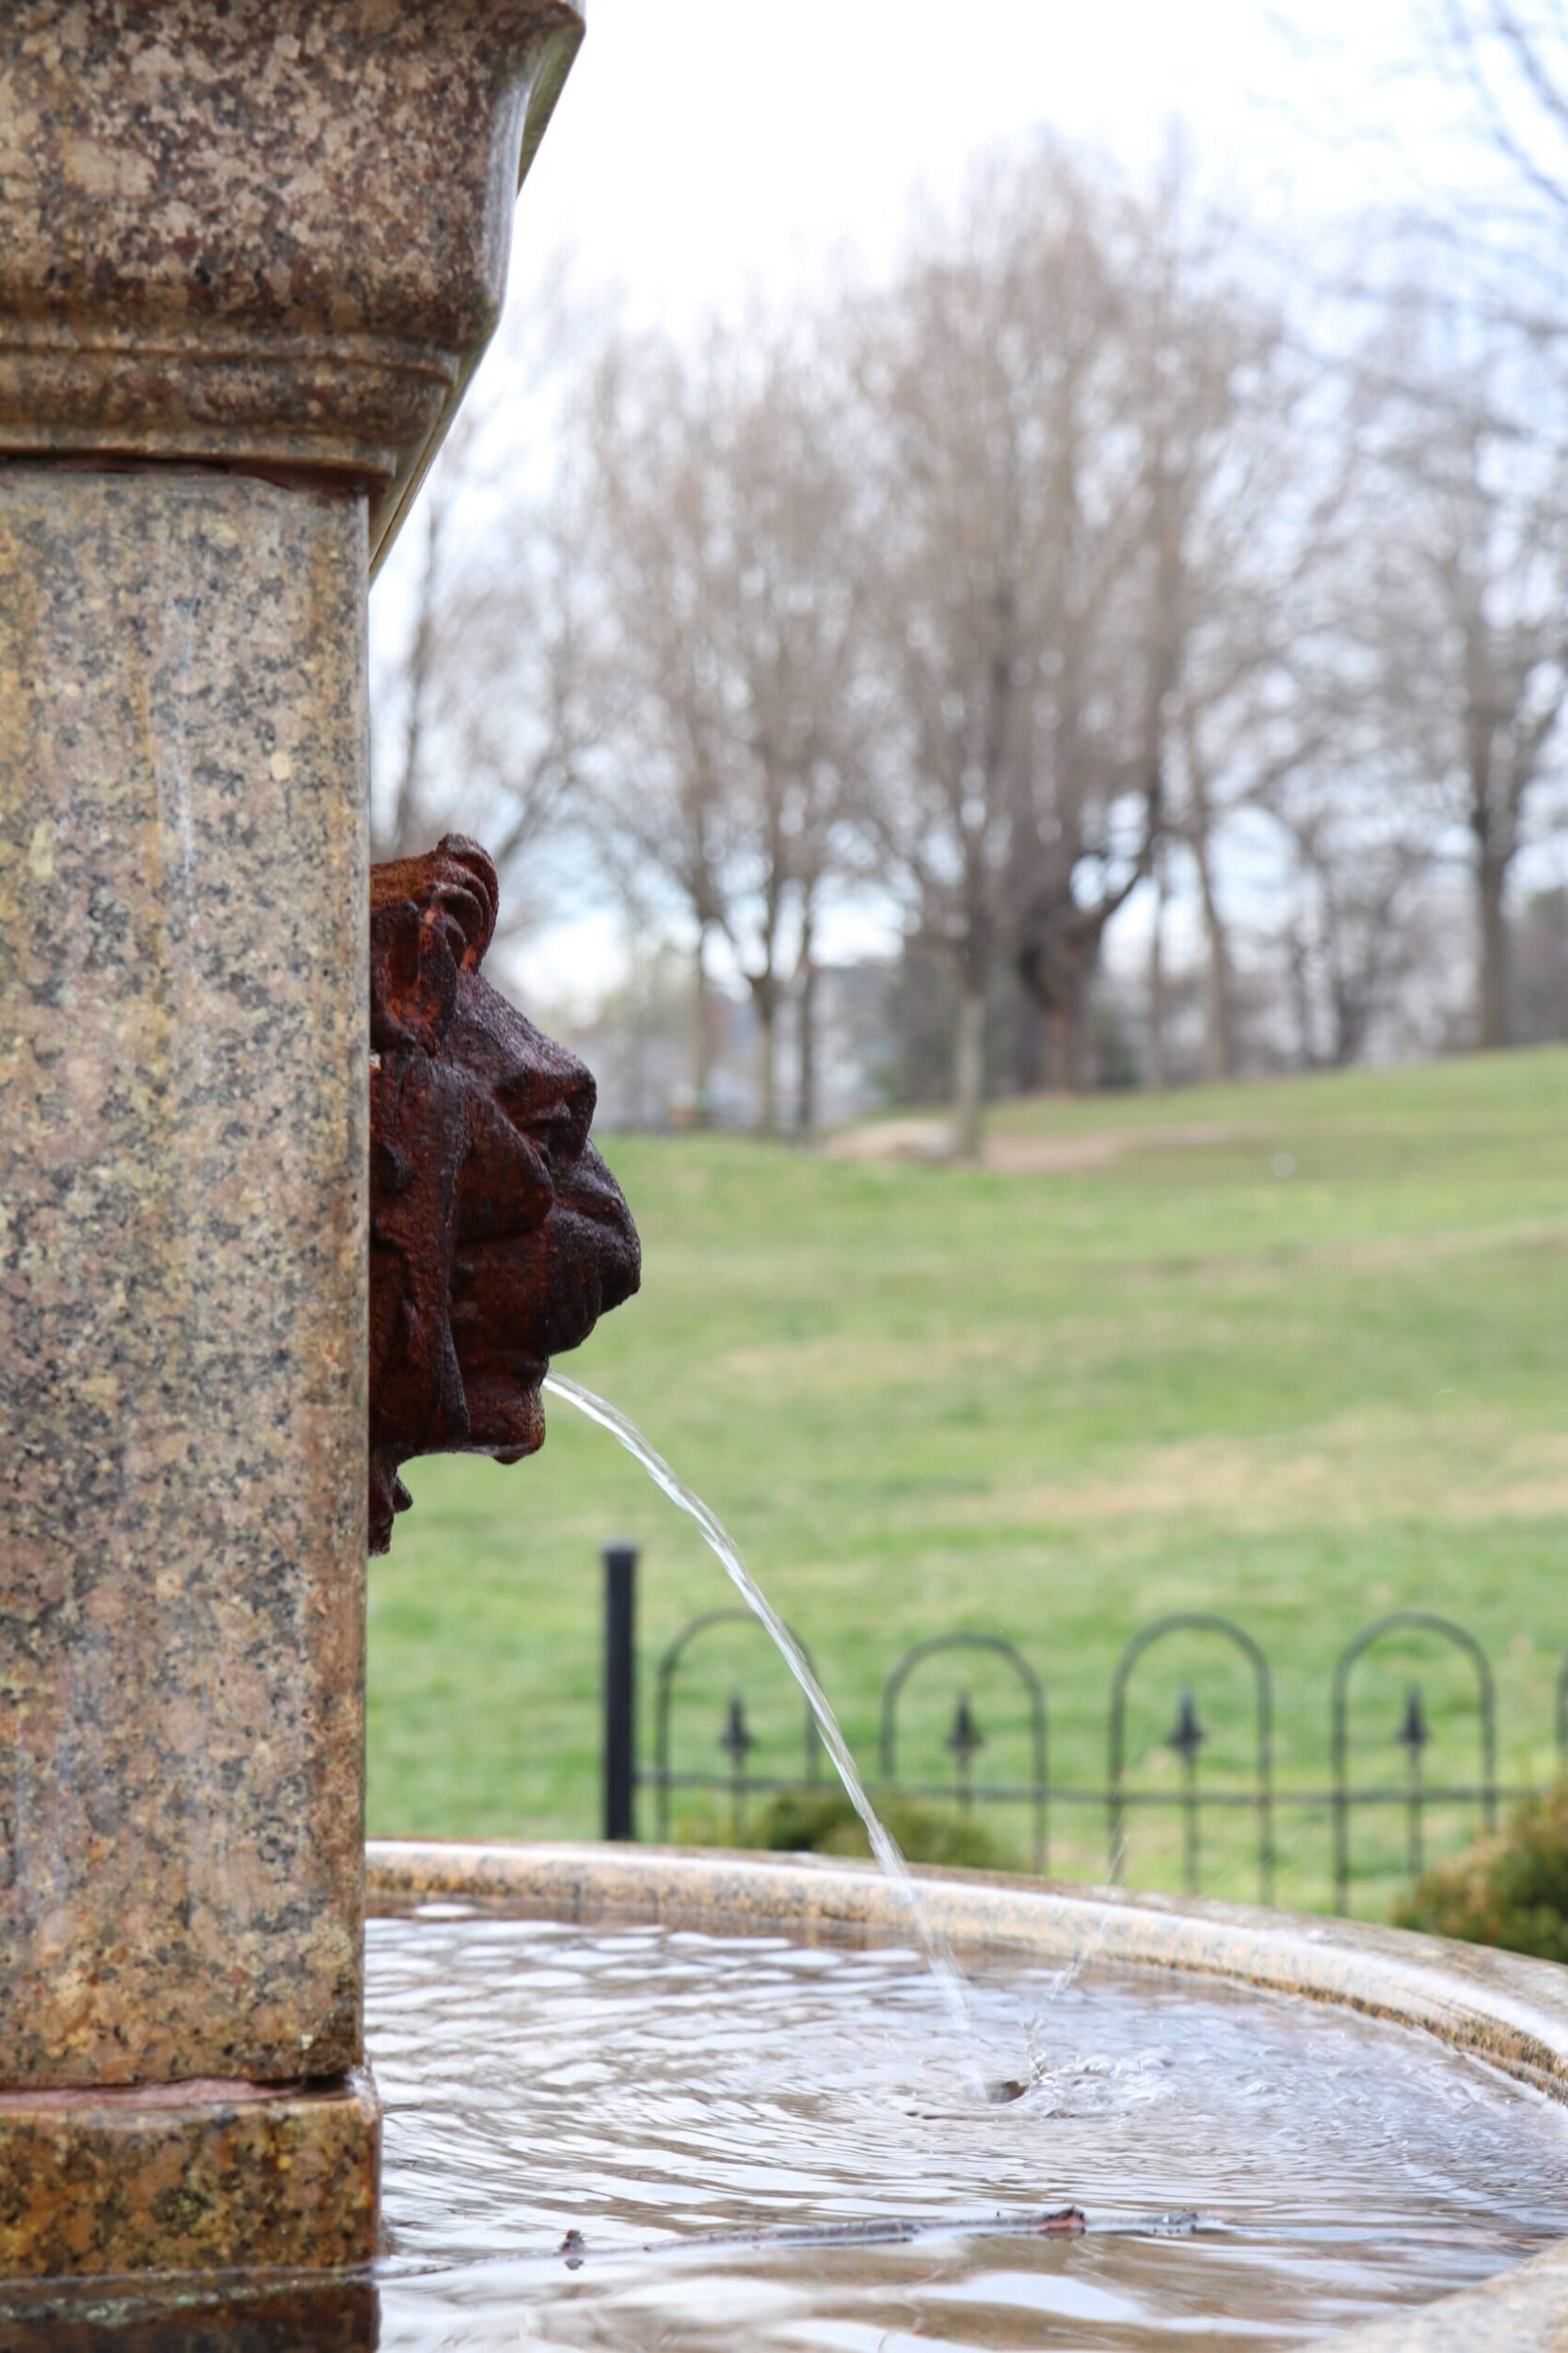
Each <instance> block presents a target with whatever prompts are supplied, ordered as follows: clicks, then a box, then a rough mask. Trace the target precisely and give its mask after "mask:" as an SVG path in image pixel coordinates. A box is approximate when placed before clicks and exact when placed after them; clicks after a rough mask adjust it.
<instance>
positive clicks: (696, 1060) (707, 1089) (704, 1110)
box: [692, 922, 713, 1128]
mask: <svg viewBox="0 0 1568 2353" xmlns="http://www.w3.org/2000/svg"><path fill="white" fill-rule="evenodd" d="M711 1011H712V1007H711V1005H710V1003H709V997H708V926H707V924H706V923H703V922H699V923H698V924H697V927H696V954H695V955H694V957H693V959H692V1125H693V1127H694V1128H706V1126H707V1125H708V1120H709V1115H710V1113H711V1112H712V1101H711V1099H710V1097H711V1094H712V1076H713V1032H712V1021H711V1019H710V1017H709V1016H710V1014H711Z"/></svg>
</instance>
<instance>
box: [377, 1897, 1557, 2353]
mask: <svg viewBox="0 0 1568 2353" xmlns="http://www.w3.org/2000/svg"><path fill="white" fill-rule="evenodd" d="M970 1989H971V1990H970V2001H971V2005H972V2009H973V2012H974V2018H975V2029H976V2032H977V2034H978V2036H979V2037H980V2040H981V2044H982V2047H983V2050H984V2056H985V2060H986V2064H987V2067H988V2068H989V2069H990V2071H991V2073H993V2074H994V2076H995V2077H997V2078H999V2079H1000V2080H1003V2081H1006V2080H1008V2079H1011V2080H1012V2081H1014V2082H1018V2083H1022V2084H1023V2085H1024V2086H1025V2089H1024V2090H1023V2092H1022V2094H1021V2096H1019V2097H1017V2098H1015V2099H1011V2100H1008V2101H1004V2102H1001V2103H996V2104H984V2103H982V2102H980V2101H978V2100H977V2099H976V2098H975V2096H974V2093H973V2090H972V2089H971V2077H970V2074H969V2072H968V2065H967V2063H966V2057H965V2054H964V2053H963V2051H962V2050H961V2049H960V2048H959V2047H958V2045H957V2043H956V2042H955V2038H954V2037H953V2035H952V2030H951V2026H950V2025H949V2022H948V2019H947V2016H946V2014H945V2009H944V2005H943V2001H942V1996H941V1993H940V1991H939V1989H938V1988H937V1987H936V1985H935V1984H934V1982H933V1980H932V1977H931V1976H930V1973H929V1971H928V1970H927V1969H926V1968H925V1966H924V1965H923V1963H922V1961H921V1959H920V1955H919V1954H918V1953H917V1952H915V1951H914V1950H913V1949H910V1950H905V1951H896V1950H888V1949H886V1948H884V1949H881V1950H870V1951H863V1950H853V1949H845V1948H843V1947H840V1946H835V1945H823V1944H808V1943H803V1942H799V1941H795V1940H792V1938H790V1937H788V1936H783V1935H780V1936H777V1937H772V1938H763V1937H758V1936H744V1937H738V1936H709V1935H701V1934H696V1933H689V1932H687V1933H681V1932H673V1931H670V1930H666V1929H653V1928H646V1927H624V1928H600V1929H579V1928H567V1927H562V1926H560V1925H555V1924H551V1923H544V1922H539V1921H534V1920H517V1919H504V1918H498V1917H495V1916H493V1915H488V1914H482V1913H476V1912H472V1911H465V1910H463V1909H461V1908H446V1907H436V1908H434V1911H433V1912H432V1911H429V1910H427V1911H426V1912H425V1913H424V1914H423V1915H421V1916H415V1917H411V1918H408V1919H383V1920H377V1921H373V1922H372V1924H371V1929H370V2017H371V2048H372V2056H373V2058H374V2061H375V2064H376V2073H377V2079H378V2082H379V2084H380V2088H381V2090H382V2094H383V2097H384V2098H385V2100H386V2103H387V2107H388V2120H387V2170H386V2208H387V2218H388V2222H389V2226H390V2230H391V2237H392V2243H391V2249H390V2252H389V2254H388V2256H387V2258H386V2261H385V2264H384V2265H383V2267H382V2276H381V2345H382V2347H383V2353H392V2348H397V2349H398V2353H436V2348H437V2347H441V2348H456V2347H474V2348H479V2347H486V2348H488V2347H496V2348H499V2347H501V2346H503V2345H506V2346H512V2345H530V2346H558V2347H563V2348H565V2347H604V2348H608V2347H612V2346H613V2347H615V2348H616V2353H644V2348H646V2349H647V2353H654V2349H655V2348H658V2353H719V2348H721V2347H722V2348H725V2353H733V2349H734V2348H736V2347H739V2346H743V2345H744V2347H746V2348H747V2353H772V2349H773V2348H777V2353H784V2349H785V2348H791V2349H792V2353H819V2349H820V2353H903V2348H905V2347H910V2348H913V2347H914V2346H916V2345H919V2346H921V2347H930V2346H932V2345H939V2346H945V2347H948V2348H956V2347H975V2348H979V2347H984V2346H999V2345H1007V2346H1012V2347H1022V2346H1041V2347H1047V2346H1048V2347H1055V2348H1062V2347H1067V2346H1074V2347H1083V2348H1095V2349H1096V2353H1100V2349H1101V2348H1104V2349H1106V2353H1109V2348H1112V2347H1115V2348H1118V2349H1123V2348H1133V2347H1153V2346H1162V2347H1166V2348H1169V2347H1171V2346H1173V2345H1175V2344H1176V2343H1178V2342H1181V2341H1185V2342H1187V2343H1189V2344H1192V2343H1194V2342H1198V2343H1202V2344H1205V2345H1210V2344H1217V2345H1227V2346H1238V2347H1240V2346H1244V2345H1266V2344H1267V2345H1279V2344H1288V2343H1298V2342H1304V2341H1306V2340H1308V2339H1310V2338H1312V2337H1314V2336H1321V2335H1325V2334H1328V2333H1330V2332H1332V2331H1333V2330H1335V2329H1340V2328H1344V2327H1346V2326H1348V2325H1350V2323H1351V2322H1352V2321H1354V2320H1356V2319H1360V2318H1366V2317H1368V2316H1371V2315H1373V2314H1375V2313H1378V2312H1380V2311H1386V2310H1389V2309H1391V2308H1394V2307H1397V2306H1400V2305H1405V2304H1410V2303H1413V2302H1418V2301H1425V2300H1427V2299H1429V2298H1431V2297H1436V2296H1439V2295H1442V2294H1444V2293H1446V2292H1448V2290H1450V2289H1454V2288H1458V2287H1462V2286H1464V2285H1467V2284H1469V2283H1471V2282H1473V2281H1478V2280H1480V2279H1481V2278H1483V2277H1485V2276H1486V2275H1487V2274H1488V2273H1490V2272H1492V2271H1495V2270H1496V2269H1498V2268H1500V2267H1501V2266H1502V2265H1506V2264H1508V2263H1510V2262H1512V2261H1513V2260H1515V2259H1517V2258H1518V2257H1520V2256H1521V2255H1523V2254H1525V2253H1527V2252H1528V2251H1530V2250H1531V2249H1534V2248H1535V2247H1537V2246H1538V2245H1540V2244H1541V2243H1542V2242H1543V2241H1544V2240H1545V2239H1547V2238H1550V2237H1555V2236H1560V2235H1561V2234H1562V2233H1564V2232H1565V2231H1568V2116H1565V2114H1564V2112H1563V2111H1562V2110H1560V2108H1558V2107H1556V2106H1555V2105H1551V2104H1550V2103H1548V2102H1547V2101H1546V2100H1544V2099H1543V2098H1540V2097H1539V2096H1537V2095H1536V2094H1535V2093H1533V2092H1531V2091H1529V2090H1528V2089H1525V2088H1523V2087H1521V2086H1519V2085H1517V2084H1514V2083H1512V2082H1510V2081H1509V2080H1507V2079H1506V2078H1504V2077H1503V2076H1501V2075H1500V2074H1498V2073H1496V2072H1495V2071H1493V2070H1491V2069H1490V2068H1488V2067H1486V2066H1485V2065H1483V2064H1481V2063H1480V2062H1478V2061H1476V2060H1472V2059H1469V2058H1466V2057H1462V2056H1460V2055H1459V2054H1456V2053H1453V2052H1450V2051H1448V2050H1445V2049H1443V2048H1442V2047H1440V2046H1439V2045H1438V2044H1437V2043H1435V2042H1434V2041H1431V2040H1429V2039H1428V2038H1426V2037H1424V2036H1422V2035H1419V2034H1416V2033H1414V2032H1411V2031H1409V2030H1407V2029H1403V2028H1398V2027H1393V2026H1389V2025H1381V2024H1378V2023H1376V2022H1373V2021H1369V2020H1366V2019H1362V2018H1359V2017H1357V2016H1354V2015H1352V2014H1349V2013H1347V2012H1345V2011H1343V2010H1329V2009H1315V2008H1313V2007H1312V2006H1310V2005H1308V2004H1306V2003H1303V2002H1294V2001H1287V2000H1285V1999H1284V1998H1282V1997H1279V1996H1271V1995H1266V1994H1257V1993H1244V1992H1238V1991H1232V1990H1228V1989H1225V1988H1224V1987H1215V1986H1208V1985H1205V1984H1201V1983H1193V1982H1191V1981H1189V1982H1187V1983H1184V1984H1183V1983H1177V1982H1175V1981H1172V1980H1167V1979H1162V1978H1159V1977H1152V1976H1144V1975H1137V1976H1132V1975H1128V1974H1125V1973H1121V1974H1118V1973H1111V1972H1107V1971H1104V1970H1100V1969H1096V1967H1095V1966H1094V1965H1093V1964H1092V1963H1091V1965H1090V1966H1089V1968H1087V1969H1086V1970H1085V1971H1083V1972H1082V1973H1081V1974H1080V1975H1078V1976H1077V1977H1073V1978H1071V1980H1070V1981H1068V1982H1066V1983H1063V1982H1062V1979H1061V1977H1060V1976H1058V1975H1054V1974H1052V1973H1050V1972H1048V1971H1046V1970H1042V1969H1039V1968H1031V1967H1013V1966H1008V1965H1005V1964H1000V1965H999V1964H992V1965H990V1966H986V1967H981V1968H977V1969H976V1970H975V1971H974V1972H973V1973H972V1975H971V1978H970ZM1068 2204H1072V2205H1076V2206H1077V2207H1079V2208H1080V2209H1081V2210H1082V2213H1083V2216H1084V2218H1085V2222H1086V2225H1087V2228H1086V2230H1085V2231H1084V2232H1083V2233H1082V2234H1081V2235H1077V2236H1059V2235H1054V2234H1046V2233H1041V2232H1039V2231H1037V2230H1036V2229H1034V2228H1033V2227H1032V2225H1034V2224H1036V2223H1038V2222H1039V2221H1040V2220H1041V2218H1043V2217H1046V2216H1047V2215H1048V2214H1050V2213H1051V2212H1052V2211H1053V2210H1056V2209H1060V2208H1062V2207H1064V2206H1065V2205H1068ZM781 2229H782V2230H785V2231H787V2232H788V2233H790V2235H788V2236H784V2237H781V2236H779V2235H778V2233H780V2231H781Z"/></svg>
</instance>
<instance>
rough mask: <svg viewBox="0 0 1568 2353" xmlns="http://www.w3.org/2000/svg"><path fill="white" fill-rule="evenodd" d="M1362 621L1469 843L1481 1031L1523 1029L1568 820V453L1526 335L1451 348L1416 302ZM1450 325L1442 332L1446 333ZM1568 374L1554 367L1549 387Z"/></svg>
mask: <svg viewBox="0 0 1568 2353" xmlns="http://www.w3.org/2000/svg"><path fill="white" fill-rule="evenodd" d="M1389 332H1390V334H1391V336H1392V338H1393V340H1394V342H1395V344H1396V345H1397V356H1398V367H1397V370H1390V372H1389V380H1390V382H1397V384H1398V387H1399V389H1398V390H1397V391H1395V392H1390V393H1389V394H1388V395H1387V398H1386V400H1385V403H1384V417H1383V420H1382V433H1381V442H1380V447H1379V450H1378V456H1379V460H1380V468H1379V473H1378V476H1377V488H1376V496H1375V501H1373V502H1372V503H1371V504H1369V505H1368V509H1367V510H1366V527H1367V530H1368V564H1367V589H1366V605H1365V609H1364V620H1365V627H1366V632H1367V635H1368V640H1369V642H1370V643H1371V644H1373V645H1374V646H1375V648H1376V649H1377V653H1378V659H1379V686H1380V690H1381V709H1382V713H1383V717H1384V725H1385V728H1386V732H1387V741H1388V744H1389V747H1390V749H1391V750H1393V751H1394V752H1395V753H1396V754H1398V755H1399V756H1400V757H1401V758H1402V762H1403V772H1404V777H1403V780H1404V789H1405V791H1406V792H1409V793H1412V794H1414V795H1416V796H1417V797H1418V798H1419V799H1420V800H1421V801H1422V802H1424V804H1425V807H1426V808H1427V810H1428V811H1429V823H1430V824H1431V825H1432V828H1433V829H1434V832H1435V833H1436V834H1438V835H1439V836H1440V837H1446V838H1447V840H1449V841H1453V842H1457V843H1458V844H1459V845H1461V855H1462V856H1464V862H1465V864H1466V867H1467V871H1468V874H1469V879H1470V888H1471V892H1472V902H1473V906H1474V918H1475V937H1476V1000H1475V1035H1476V1039H1477V1042H1478V1043H1479V1044H1480V1045H1482V1046H1486V1047H1496V1046H1504V1045H1507V1044H1508V1043H1509V1041H1510V1038H1511V1036H1512V988H1511V976H1510V968H1509V967H1510V912H1509V901H1510V893H1511V890H1512V886H1513V879H1514V876H1515V873H1516V872H1517V868H1518V863H1519V860H1520V858H1521V856H1522V855H1523V854H1524V853H1525V852H1526V851H1527V850H1528V847H1529V846H1530V844H1531V842H1532V840H1535V839H1538V838H1539V837H1540V836H1541V834H1543V833H1544V831H1546V830H1548V829H1550V828H1551V826H1552V825H1553V824H1556V823H1557V822H1560V813H1561V810H1560V785H1561V765H1560V732H1561V722H1562V718H1563V711H1564V704H1565V702H1568V455H1565V454H1564V453H1563V452H1560V451H1559V450H1556V449H1554V448H1552V447H1551V446H1550V445H1549V444H1548V445H1546V446H1544V447H1543V446H1542V444H1541V443H1540V442H1539V441H1537V440H1535V439H1534V438H1533V436H1531V435H1529V434H1528V433H1527V432H1524V431H1521V430H1520V429H1519V427H1518V425H1517V424H1516V423H1515V421H1514V414H1513V412H1512V407H1511V398H1510V396H1511V395H1512V396H1514V397H1516V396H1517V395H1518V394H1519V392H1520V391H1521V386H1520V384H1519V380H1518V372H1519V370H1520V369H1521V367H1523V366H1524V365H1526V359H1525V357H1524V356H1523V355H1521V354H1520V353H1519V351H1518V350H1517V348H1515V347H1510V348H1508V349H1501V348H1499V347H1497V346H1496V345H1494V346H1493V347H1492V348H1490V349H1482V350H1480V351H1477V350H1476V349H1475V348H1474V346H1473V344H1470V343H1466V344H1463V345H1461V347H1460V348H1458V349H1455V348H1453V346H1452V344H1450V343H1449V342H1448V340H1447V338H1448V332H1449V330H1448V329H1447V328H1444V327H1443V326H1442V325H1441V323H1439V322H1437V321H1435V320H1434V318H1433V316H1432V312H1431V311H1430V310H1429V309H1428V308H1427V307H1426V306H1424V305H1422V304H1421V303H1419V302H1418V301H1416V300H1411V299H1407V300H1406V301H1404V302H1402V303H1401V304H1400V306H1399V308H1398V312H1397V314H1396V318H1395V321H1394V324H1393V326H1392V328H1391V329H1390V330H1389ZM1440 338H1441V339H1442V340H1440ZM1565 390H1568V386H1565V385H1564V383H1563V382H1562V381H1560V380H1559V381H1556V382H1553V381H1552V380H1551V378H1550V376H1547V377H1546V379H1545V380H1544V381H1540V380H1539V379H1538V397H1544V398H1549V399H1554V400H1556V401H1559V402H1560V400H1561V399H1562V396H1563V392H1564V391H1565Z"/></svg>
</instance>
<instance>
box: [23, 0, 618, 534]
mask: <svg viewBox="0 0 1568 2353" xmlns="http://www.w3.org/2000/svg"><path fill="white" fill-rule="evenodd" d="M581 31H582V20H581V16H580V14H579V12H578V10H577V8H575V7H574V6H572V5H570V0H225V5H224V6H222V7H218V6H216V5H215V4H214V0H136V5H135V6H132V7H127V6H126V5H125V0H71V4H70V5H69V6H67V5H66V4H65V0H6V6H5V7H4V8H0V220H3V221H4V223H5V235H4V237H3V238H0V452H5V451H11V452H18V451H25V452H45V453H48V454H50V455H59V454H60V453H62V452H65V451H72V450H74V451H79V452H97V453H104V454H106V453H111V452H114V453H121V454H124V455H128V456H142V457H157V458H171V457H172V458H191V457H202V458H219V459H224V460H228V461H230V462H234V463H240V464H250V465H261V464H266V465H273V466H281V465H287V466H304V467H312V468H329V469H332V470H341V471H343V472H346V473H348V474H350V475H351V476H353V477H354V478H355V479H357V480H360V481H361V482H363V483H364V484H365V485H366V486H367V487H368V488H369V490H370V494H371V501H372V519H371V541H372V549H373V552H374V551H375V550H376V548H378V546H379V545H380V543H381V541H382V540H383V538H384V537H385V536H386V534H387V533H388V531H389V530H390V529H391V528H392V526H393V523H394V520H395V518H396V517H397V515H398V514H399V513H400V512H401V510H402V508H403V506H404V505H405V504H407V501H408V497H409V496H410V495H411V491H412V487H413V485H414V484H415V482H416V481H417V478H418V475H419V473H420V471H421V469H422V468H423V466H424V464H425V462H426V461H427V459H428V456H429V454H430V450H431V448H432V446H433V444H434V442H435V441H436V440H437V439H438V438H439V436H440V432H441V431H442V430H443V429H444V426H445V424H446V422H447V420H448V418H449V417H450V415H451V413H452V411H453V409H454V408H456V402H457V400H458V398H459V397H460V395H461V390H462V386H463V384H464V382H465V381H466V379H467V376H468V374H469V373H470V371H471V370H472V366H473V364H474V362H475V360H477V358H478V356H479V353H480V352H481V351H482V349H483V347H484V345H485V343H486V342H487V340H488V336H489V334H490V331H491V329H492V328H493V327H494V324H495V321H496V318H497V316H498V315H499V312H500V306H501V298H502V293H503V287H504V279H505V271H506V259H507V251H508V248H509V244H510V238H511V218H512V206H513V199H514V197H515V195H516V191H517V183H518V174H519V166H520V160H521V161H526V159H527V157H528V155H529V154H530V153H531V152H532V149H533V147H534V145H535V144H536V141H537V139H538V138H539V136H540V135H541V134H542V132H543V129H544V125H545V121H546V120H547V119H548V117H549V114H550V110H551V107H552V104H553V103H554V99H555V95H556V92H557V90H558V88H559V87H560V83H561V80H562V78H563V76H564V75H565V72H566V70H567V67H568V64H569V63H570V59H571V56H572V54H573V52H574V50H575V48H576V45H577V41H578V39H579V38H580V35H581Z"/></svg>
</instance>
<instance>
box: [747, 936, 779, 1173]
mask: <svg viewBox="0 0 1568 2353" xmlns="http://www.w3.org/2000/svg"><path fill="white" fill-rule="evenodd" d="M752 993H753V999H754V1001H755V1004H756V1008H757V1132H758V1134H759V1135H760V1136H763V1137H765V1138H766V1139H767V1140H768V1142H769V1143H770V1144H771V1143H772V1141H773V1139H774V1138H775V1137H776V1135H777V1133H778V992H777V990H776V988H775V986H774V983H773V975H772V973H769V974H768V975H767V977H766V979H765V980H764V981H763V982H762V983H761V984H760V985H759V984H753V991H752Z"/></svg>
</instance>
